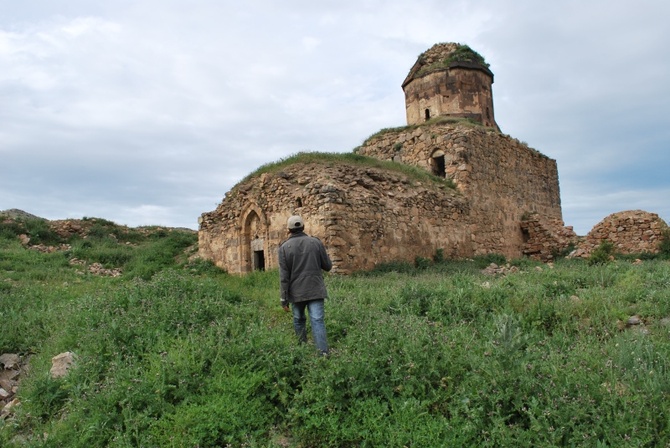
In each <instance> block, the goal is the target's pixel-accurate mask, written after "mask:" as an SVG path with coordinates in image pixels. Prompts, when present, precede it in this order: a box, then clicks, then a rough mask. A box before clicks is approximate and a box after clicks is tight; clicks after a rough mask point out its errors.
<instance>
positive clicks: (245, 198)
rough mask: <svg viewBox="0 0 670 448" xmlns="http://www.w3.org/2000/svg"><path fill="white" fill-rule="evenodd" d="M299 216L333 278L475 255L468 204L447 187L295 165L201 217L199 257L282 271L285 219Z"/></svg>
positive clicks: (371, 170) (396, 175)
mask: <svg viewBox="0 0 670 448" xmlns="http://www.w3.org/2000/svg"><path fill="white" fill-rule="evenodd" d="M293 214H300V215H302V216H303V218H304V220H305V230H306V232H307V233H309V234H311V235H313V236H316V237H318V238H320V239H321V240H323V241H324V244H325V245H326V248H327V249H328V252H329V255H330V257H331V258H332V260H333V263H334V272H339V273H350V272H353V271H357V270H366V269H371V268H373V267H374V266H375V265H376V264H378V263H383V262H390V261H395V260H414V258H415V257H417V256H422V257H431V256H433V255H434V254H435V251H436V250H437V249H442V250H443V251H444V254H445V255H446V256H448V257H454V258H460V257H465V256H470V255H472V249H471V242H470V239H471V236H470V231H471V229H470V226H469V224H468V223H469V220H468V219H467V216H468V214H469V206H468V204H467V201H466V200H465V199H464V198H463V196H462V195H460V194H458V193H457V192H456V191H454V190H453V189H452V188H449V187H448V186H447V185H446V184H445V183H441V182H439V181H438V182H434V181H431V180H426V181H419V180H417V179H415V178H412V177H411V176H408V175H405V174H403V173H401V172H396V171H391V170H385V169H382V168H378V167H370V166H365V165H364V164H362V165H358V164H348V163H342V162H338V163H328V162H310V163H294V164H291V165H289V166H286V167H283V168H282V169H281V171H276V172H268V173H264V174H261V175H260V176H258V177H252V178H251V179H249V180H247V181H243V182H241V183H240V184H238V185H237V186H235V187H234V188H233V189H232V190H231V191H230V192H229V193H228V194H227V195H226V197H225V198H224V200H223V201H222V203H221V204H220V205H219V206H218V207H217V208H216V210H214V211H212V212H209V213H204V214H203V215H202V216H201V219H200V232H199V251H200V255H201V256H202V257H204V258H206V259H211V260H213V261H214V262H215V263H216V264H217V265H218V266H219V267H221V268H223V269H226V270H227V271H228V272H231V273H246V272H250V271H253V270H257V269H266V268H274V267H277V249H278V248H279V245H280V243H281V242H282V241H283V240H284V239H285V238H286V237H287V231H286V220H287V219H288V218H289V216H291V215H293Z"/></svg>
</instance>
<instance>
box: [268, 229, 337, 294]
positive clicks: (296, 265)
mask: <svg viewBox="0 0 670 448" xmlns="http://www.w3.org/2000/svg"><path fill="white" fill-rule="evenodd" d="M332 267H333V263H332V262H331V261H330V258H329V257H328V253H327V252H326V248H325V247H324V246H323V243H322V242H321V240H319V239H318V238H314V237H312V236H309V235H307V234H306V233H304V232H298V233H293V234H291V236H290V237H289V238H288V239H287V240H286V241H284V242H283V243H282V245H281V246H279V281H280V283H281V301H282V303H284V302H290V303H295V302H304V301H307V300H314V299H325V298H326V297H328V293H327V292H326V283H325V282H324V281H323V274H322V272H321V271H322V270H324V271H330V270H331V269H332Z"/></svg>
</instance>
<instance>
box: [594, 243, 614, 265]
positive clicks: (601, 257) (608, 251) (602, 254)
mask: <svg viewBox="0 0 670 448" xmlns="http://www.w3.org/2000/svg"><path fill="white" fill-rule="evenodd" d="M613 259H614V244H612V243H611V242H609V241H603V242H602V243H600V245H599V246H598V247H596V248H595V249H594V250H593V252H591V255H590V256H589V258H588V264H589V265H590V266H593V265H596V264H607V263H609V262H610V261H612V260H613Z"/></svg>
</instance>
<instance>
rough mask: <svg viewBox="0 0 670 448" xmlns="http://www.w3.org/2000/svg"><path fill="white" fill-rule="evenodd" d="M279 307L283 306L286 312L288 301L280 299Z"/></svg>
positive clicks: (287, 310)
mask: <svg viewBox="0 0 670 448" xmlns="http://www.w3.org/2000/svg"><path fill="white" fill-rule="evenodd" d="M281 307H282V308H284V311H286V312H287V313H288V312H289V308H288V301H286V300H282V301H281Z"/></svg>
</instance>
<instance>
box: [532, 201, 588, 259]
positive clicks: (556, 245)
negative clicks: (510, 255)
mask: <svg viewBox="0 0 670 448" xmlns="http://www.w3.org/2000/svg"><path fill="white" fill-rule="evenodd" d="M521 230H522V232H523V235H524V239H525V240H526V242H525V244H524V245H523V249H522V252H523V254H524V255H526V256H528V257H530V258H532V259H534V260H539V261H551V260H553V259H554V257H555V256H556V255H557V254H559V253H561V252H563V251H565V250H567V249H569V248H570V247H571V246H574V245H575V244H577V241H578V240H579V237H578V236H577V234H576V233H575V231H574V230H573V228H572V226H567V227H566V226H565V224H564V223H563V221H562V220H560V219H555V218H554V219H551V218H545V217H543V216H541V215H539V214H537V213H531V214H528V215H527V216H524V217H523V219H522V220H521Z"/></svg>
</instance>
